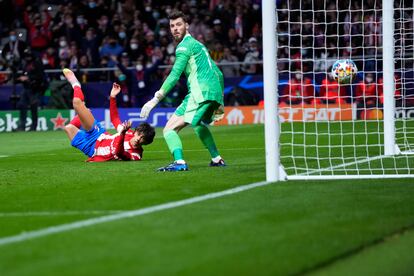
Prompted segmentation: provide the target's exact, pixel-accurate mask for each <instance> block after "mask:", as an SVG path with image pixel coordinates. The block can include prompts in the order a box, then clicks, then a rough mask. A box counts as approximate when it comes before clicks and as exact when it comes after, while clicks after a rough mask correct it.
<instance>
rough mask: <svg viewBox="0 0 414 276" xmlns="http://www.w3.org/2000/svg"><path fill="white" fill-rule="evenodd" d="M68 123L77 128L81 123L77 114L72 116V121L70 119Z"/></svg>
mask: <svg viewBox="0 0 414 276" xmlns="http://www.w3.org/2000/svg"><path fill="white" fill-rule="evenodd" d="M69 124H71V125H74V126H75V127H77V128H81V125H82V124H81V121H80V119H79V116H78V115H76V116H75V117H73V119H72V121H70V123H69Z"/></svg>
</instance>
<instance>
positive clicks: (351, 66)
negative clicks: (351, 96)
mask: <svg viewBox="0 0 414 276" xmlns="http://www.w3.org/2000/svg"><path fill="white" fill-rule="evenodd" d="M357 73H358V68H357V66H356V65H355V63H354V62H353V61H352V60H350V59H340V60H337V61H336V62H335V63H334V64H333V65H332V70H331V75H332V77H333V78H334V80H336V81H337V82H339V83H340V84H348V83H352V82H353V81H354V79H355V77H356V74H357Z"/></svg>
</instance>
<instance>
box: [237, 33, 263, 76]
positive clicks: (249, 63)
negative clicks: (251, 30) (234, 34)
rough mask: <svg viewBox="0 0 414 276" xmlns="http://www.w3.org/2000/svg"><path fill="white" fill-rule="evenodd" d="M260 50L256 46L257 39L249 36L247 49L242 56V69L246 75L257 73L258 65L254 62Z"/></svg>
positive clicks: (256, 60) (257, 58)
mask: <svg viewBox="0 0 414 276" xmlns="http://www.w3.org/2000/svg"><path fill="white" fill-rule="evenodd" d="M259 56H260V52H259V49H258V47H257V39H256V38H255V37H251V38H249V43H248V50H247V52H246V55H245V56H244V60H243V62H244V63H245V64H243V66H242V68H241V69H242V71H243V73H244V74H246V75H252V74H257V73H259V68H258V67H259V66H258V64H255V62H258V61H259Z"/></svg>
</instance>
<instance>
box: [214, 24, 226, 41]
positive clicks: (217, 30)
mask: <svg viewBox="0 0 414 276" xmlns="http://www.w3.org/2000/svg"><path fill="white" fill-rule="evenodd" d="M213 34H214V39H215V40H218V41H225V40H226V32H224V30H223V26H222V23H221V20H220V19H214V21H213Z"/></svg>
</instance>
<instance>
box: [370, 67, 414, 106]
mask: <svg viewBox="0 0 414 276" xmlns="http://www.w3.org/2000/svg"><path fill="white" fill-rule="evenodd" d="M401 81H402V80H401V77H400V76H398V75H397V74H395V76H394V84H395V91H394V98H395V105H396V106H402V105H406V106H407V103H404V102H403V101H404V100H407V99H408V100H412V98H413V96H409V97H403V95H402V93H401V87H402V83H401ZM378 97H379V102H380V105H381V106H384V78H383V77H381V78H379V80H378ZM410 104H411V103H410ZM410 104H408V106H410Z"/></svg>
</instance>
